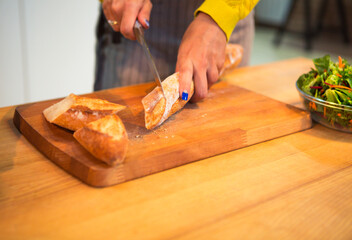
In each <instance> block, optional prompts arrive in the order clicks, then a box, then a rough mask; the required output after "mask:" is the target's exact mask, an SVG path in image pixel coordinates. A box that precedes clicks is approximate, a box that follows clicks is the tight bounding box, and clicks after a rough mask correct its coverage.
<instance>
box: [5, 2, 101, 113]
mask: <svg viewBox="0 0 352 240" xmlns="http://www.w3.org/2000/svg"><path fill="white" fill-rule="evenodd" d="M98 13H99V1H98V0H90V1H88V0H61V1H57V0H0V21H1V26H0V36H1V38H0V53H1V54H0V79H1V80H0V107H2V106H8V105H14V104H22V103H26V102H33V101H40V100H46V99H52V98H57V97H64V96H66V95H68V94H69V93H71V92H72V93H76V94H81V93H87V92H91V91H92V90H93V77H94V62H95V55H94V54H95V53H94V51H95V27H96V21H97V18H98Z"/></svg>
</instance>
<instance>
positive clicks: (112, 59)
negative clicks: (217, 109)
mask: <svg viewBox="0 0 352 240" xmlns="http://www.w3.org/2000/svg"><path fill="white" fill-rule="evenodd" d="M202 2H203V0H157V1H152V3H153V9H152V12H151V16H150V21H149V22H150V28H149V29H148V30H146V31H145V38H146V42H147V43H148V46H149V48H150V51H151V53H152V55H153V58H154V60H155V64H156V66H157V68H158V70H159V73H160V77H161V79H164V78H166V77H167V76H169V75H171V74H172V73H174V72H175V67H176V61H177V52H178V47H179V45H180V43H181V40H182V36H183V34H184V32H185V31H186V29H187V27H188V25H189V24H190V23H191V22H192V20H193V19H194V15H193V14H194V11H195V10H196V9H197V8H198V7H199V6H200V5H201V4H202ZM253 38H254V15H253V12H252V13H250V14H249V15H248V16H247V17H246V18H245V19H243V20H241V21H240V22H239V23H238V24H237V26H236V28H235V30H234V32H233V33H232V35H231V37H230V40H229V42H231V43H238V44H241V45H242V46H243V47H244V57H243V59H242V62H241V65H240V66H245V65H248V63H249V56H250V50H251V45H252V43H253ZM97 40H98V41H97V46H96V70H95V82H94V90H101V89H107V88H113V87H120V86H127V85H133V84H139V83H145V82H149V81H153V79H154V78H153V74H152V72H151V71H150V69H149V67H148V64H147V62H146V61H147V59H146V57H145V55H144V52H143V49H142V48H141V46H140V45H139V44H138V42H137V41H130V40H128V39H125V38H124V37H123V36H122V35H121V34H120V33H116V32H114V31H112V29H111V27H110V26H109V25H108V23H107V22H106V19H105V17H104V15H103V14H102V11H101V13H100V18H99V21H98V26H97Z"/></svg>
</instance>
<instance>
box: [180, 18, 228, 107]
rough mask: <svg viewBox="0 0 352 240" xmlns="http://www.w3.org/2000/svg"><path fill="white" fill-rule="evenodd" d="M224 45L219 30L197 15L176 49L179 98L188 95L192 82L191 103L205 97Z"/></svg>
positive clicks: (217, 70)
mask: <svg viewBox="0 0 352 240" xmlns="http://www.w3.org/2000/svg"><path fill="white" fill-rule="evenodd" d="M226 42H227V41H226V35H225V33H224V32H223V31H222V30H221V28H220V27H219V26H218V25H217V24H216V23H215V22H214V20H213V19H212V18H211V17H210V16H209V15H207V14H205V13H202V12H200V13H199V14H198V15H197V17H196V18H195V19H194V20H193V22H192V23H191V24H190V25H189V26H188V28H187V30H186V32H185V34H184V35H183V38H182V42H181V45H180V48H179V50H178V56H177V64H176V72H179V73H180V79H179V82H180V88H179V89H180V97H181V98H182V92H184V91H186V92H187V93H189V92H190V86H191V81H192V79H193V80H194V86H195V91H194V95H193V97H192V99H191V100H192V102H197V101H199V100H201V99H203V98H205V97H206V96H207V94H208V89H209V88H210V87H211V85H212V84H214V83H215V82H216V81H217V80H218V78H219V71H220V69H221V68H222V66H223V64H224V61H225V48H226Z"/></svg>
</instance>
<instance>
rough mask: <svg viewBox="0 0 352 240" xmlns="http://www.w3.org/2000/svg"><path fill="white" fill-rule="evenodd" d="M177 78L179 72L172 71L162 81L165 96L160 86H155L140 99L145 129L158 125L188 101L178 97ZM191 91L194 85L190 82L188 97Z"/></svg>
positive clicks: (190, 95)
mask: <svg viewBox="0 0 352 240" xmlns="http://www.w3.org/2000/svg"><path fill="white" fill-rule="evenodd" d="M178 79H179V74H178V73H174V74H172V75H171V76H169V77H167V78H166V79H165V80H164V81H163V82H162V85H163V89H164V94H165V98H164V97H163V94H162V91H161V88H160V87H156V88H154V90H153V91H151V92H150V93H149V94H148V95H147V96H145V97H144V98H143V99H142V104H143V107H144V112H145V115H144V116H145V127H146V128H147V129H153V128H155V127H157V126H159V125H160V124H162V123H163V122H164V121H165V120H166V119H168V118H169V117H170V116H171V115H172V114H174V113H175V112H177V111H178V110H180V109H181V108H183V107H184V106H185V104H186V103H187V102H188V101H184V100H182V99H180V98H179V82H178ZM193 92H194V85H193V82H192V85H191V92H190V93H189V97H188V99H190V98H191V97H192V95H193Z"/></svg>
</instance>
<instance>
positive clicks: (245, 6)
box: [194, 0, 259, 40]
mask: <svg viewBox="0 0 352 240" xmlns="http://www.w3.org/2000/svg"><path fill="white" fill-rule="evenodd" d="M258 2H259V0H205V1H204V2H203V3H202V5H201V6H200V7H199V8H198V9H197V10H196V11H195V12H194V16H197V14H198V13H199V12H204V13H206V14H208V15H209V16H210V17H211V18H212V19H213V20H214V21H215V22H216V23H217V24H218V25H219V27H220V28H221V29H222V30H223V31H224V32H225V34H226V37H227V40H229V39H230V36H231V33H232V31H233V29H234V28H235V26H236V24H237V22H238V21H239V20H241V19H243V18H245V17H246V16H247V15H248V14H249V13H250V12H251V11H252V9H253V8H254V7H255V5H256V4H257V3H258Z"/></svg>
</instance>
